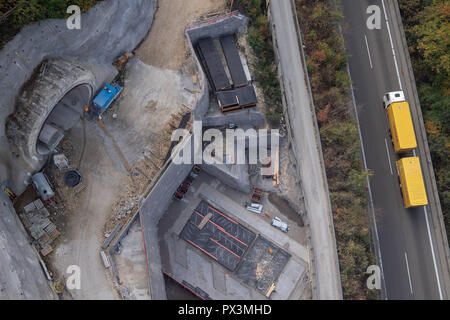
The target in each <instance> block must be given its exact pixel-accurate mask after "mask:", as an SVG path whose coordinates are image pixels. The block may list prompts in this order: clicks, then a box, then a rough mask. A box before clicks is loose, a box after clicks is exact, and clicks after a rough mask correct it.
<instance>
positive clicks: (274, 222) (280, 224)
mask: <svg viewBox="0 0 450 320" xmlns="http://www.w3.org/2000/svg"><path fill="white" fill-rule="evenodd" d="M272 226H274V227H275V228H277V229H280V230H281V231H283V232H288V231H289V226H288V225H287V223H286V222H283V221H281V219H280V218H278V217H275V218H273V219H272Z"/></svg>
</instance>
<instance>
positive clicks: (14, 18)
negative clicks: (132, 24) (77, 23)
mask: <svg viewBox="0 0 450 320" xmlns="http://www.w3.org/2000/svg"><path fill="white" fill-rule="evenodd" d="M99 1H101V0H3V1H0V15H3V14H5V13H6V12H8V11H9V10H10V9H12V8H14V7H15V6H16V5H18V7H17V8H16V9H15V10H14V11H13V13H12V14H11V15H10V16H9V17H7V20H6V21H5V22H4V23H2V24H0V48H1V47H3V46H4V45H5V44H6V43H7V42H8V41H9V40H11V39H12V38H13V37H14V36H15V35H16V34H17V33H18V32H19V31H20V30H21V29H22V28H23V27H25V26H27V25H29V24H32V23H34V22H37V21H40V20H44V19H61V18H67V17H68V16H69V14H67V13H66V10H67V8H68V7H69V6H70V5H78V6H79V7H80V9H81V12H86V11H87V10H88V9H89V8H91V7H92V6H94V5H95V4H96V3H97V2H99Z"/></svg>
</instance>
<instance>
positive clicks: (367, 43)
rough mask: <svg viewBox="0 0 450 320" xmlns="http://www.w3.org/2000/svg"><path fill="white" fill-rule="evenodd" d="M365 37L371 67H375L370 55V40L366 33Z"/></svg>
mask: <svg viewBox="0 0 450 320" xmlns="http://www.w3.org/2000/svg"><path fill="white" fill-rule="evenodd" d="M364 38H365V39H366V48H367V54H368V55H369V62H370V69H373V64H372V56H371V55H370V49H369V42H368V41H367V36H366V35H364Z"/></svg>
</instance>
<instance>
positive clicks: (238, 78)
mask: <svg viewBox="0 0 450 320" xmlns="http://www.w3.org/2000/svg"><path fill="white" fill-rule="evenodd" d="M220 44H221V46H222V50H223V53H224V55H225V59H226V61H227V65H228V70H230V74H231V79H232V80H233V85H234V87H235V88H236V87H243V86H246V85H247V84H248V80H247V75H246V74H245V71H244V67H243V65H242V61H241V57H240V56H239V51H238V49H237V46H236V42H235V41H234V36H233V35H229V36H226V37H222V38H220Z"/></svg>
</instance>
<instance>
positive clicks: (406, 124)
mask: <svg viewBox="0 0 450 320" xmlns="http://www.w3.org/2000/svg"><path fill="white" fill-rule="evenodd" d="M386 110H387V115H388V118H389V124H390V127H391V135H392V141H393V143H394V150H395V152H397V153H403V152H407V151H410V150H413V149H415V148H417V141H416V135H415V133H414V127H413V123H412V118H411V112H410V110H409V104H408V102H406V101H403V102H394V103H391V104H390V105H389V106H387V108H386Z"/></svg>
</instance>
